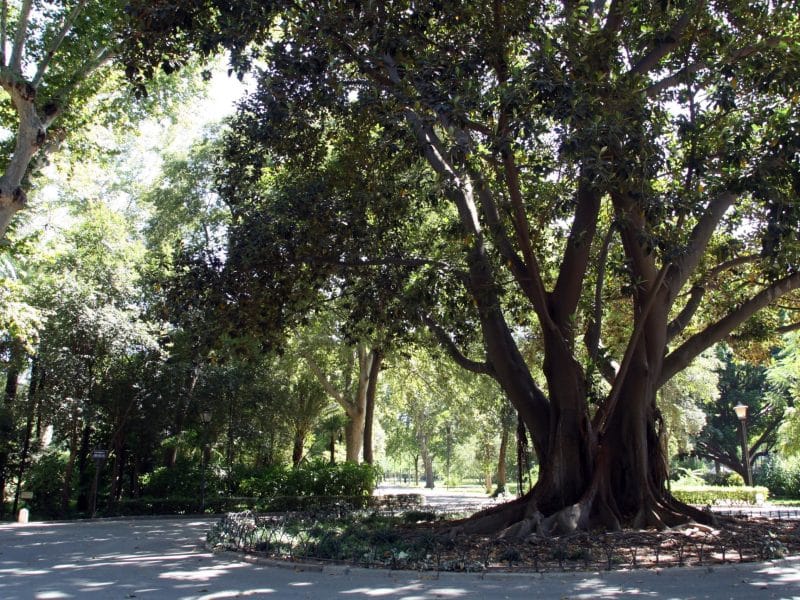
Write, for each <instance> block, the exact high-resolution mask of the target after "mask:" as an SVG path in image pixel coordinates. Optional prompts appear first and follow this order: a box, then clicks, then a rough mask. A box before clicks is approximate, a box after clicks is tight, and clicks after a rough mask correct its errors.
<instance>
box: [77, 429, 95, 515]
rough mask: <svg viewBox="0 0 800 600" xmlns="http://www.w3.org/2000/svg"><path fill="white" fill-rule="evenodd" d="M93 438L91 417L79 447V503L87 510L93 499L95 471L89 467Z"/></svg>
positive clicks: (79, 506)
mask: <svg viewBox="0 0 800 600" xmlns="http://www.w3.org/2000/svg"><path fill="white" fill-rule="evenodd" d="M91 438H92V423H91V419H90V418H87V419H86V421H85V422H84V424H83V433H82V435H81V445H80V447H79V449H78V504H77V508H78V510H79V511H85V510H87V509H88V508H89V503H90V501H91V497H90V496H91V490H90V489H89V488H91V486H92V482H93V481H94V471H92V470H91V469H89V464H90V463H91V462H92V461H90V460H89V455H90V454H91V447H90V445H91Z"/></svg>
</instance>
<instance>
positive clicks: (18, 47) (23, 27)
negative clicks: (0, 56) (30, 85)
mask: <svg viewBox="0 0 800 600" xmlns="http://www.w3.org/2000/svg"><path fill="white" fill-rule="evenodd" d="M32 5H33V0H22V7H21V8H20V9H19V19H18V20H17V31H16V33H15V35H14V47H13V48H12V49H11V59H10V60H9V62H8V66H9V67H10V68H11V70H12V71H14V72H15V73H20V72H21V70H22V69H21V65H22V52H23V48H24V47H25V40H26V38H27V37H28V19H30V16H31V7H32Z"/></svg>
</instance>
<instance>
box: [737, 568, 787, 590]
mask: <svg viewBox="0 0 800 600" xmlns="http://www.w3.org/2000/svg"><path fill="white" fill-rule="evenodd" d="M755 574H756V575H760V576H761V577H762V578H760V579H753V580H749V581H748V582H747V583H749V584H750V585H753V586H756V587H770V586H776V585H800V572H798V570H797V569H796V568H792V567H788V566H774V567H772V566H771V567H767V568H765V569H761V570H760V571H756V573H755Z"/></svg>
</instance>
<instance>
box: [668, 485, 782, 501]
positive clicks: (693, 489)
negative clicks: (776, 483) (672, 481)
mask: <svg viewBox="0 0 800 600" xmlns="http://www.w3.org/2000/svg"><path fill="white" fill-rule="evenodd" d="M671 491H672V495H673V496H675V498H677V499H678V500H680V501H681V502H685V503H686V504H699V505H714V504H726V503H733V504H757V503H758V501H759V500H761V501H762V502H763V501H766V500H767V498H768V497H769V490H768V489H767V488H765V487H745V486H738V487H734V486H712V485H698V486H688V485H687V486H683V485H674V486H672V490H671ZM759 495H760V496H761V497H760V498H758V496H759Z"/></svg>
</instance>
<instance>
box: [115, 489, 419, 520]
mask: <svg viewBox="0 0 800 600" xmlns="http://www.w3.org/2000/svg"><path fill="white" fill-rule="evenodd" d="M423 500H424V497H423V496H422V495H421V494H399V495H396V496H394V495H385V496H363V495H358V496H272V497H269V498H245V497H236V496H215V497H211V498H206V500H205V511H206V512H208V513H213V514H221V513H228V512H243V511H245V510H252V511H255V512H260V513H265V512H294V511H307V510H316V509H332V508H339V509H341V510H344V511H349V510H354V509H359V508H373V509H383V510H391V511H402V510H408V509H412V508H417V507H419V506H421V505H422V503H423ZM200 508H201V507H200V499H199V498H197V497H194V496H192V497H170V498H153V497H143V498H125V499H122V500H120V501H119V503H118V504H117V505H116V506H115V507H113V508H110V509H106V510H104V511H103V510H101V513H102V514H104V515H112V514H113V515H120V516H121V515H156V514H161V515H170V514H171V515H182V514H192V513H197V512H200Z"/></svg>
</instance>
